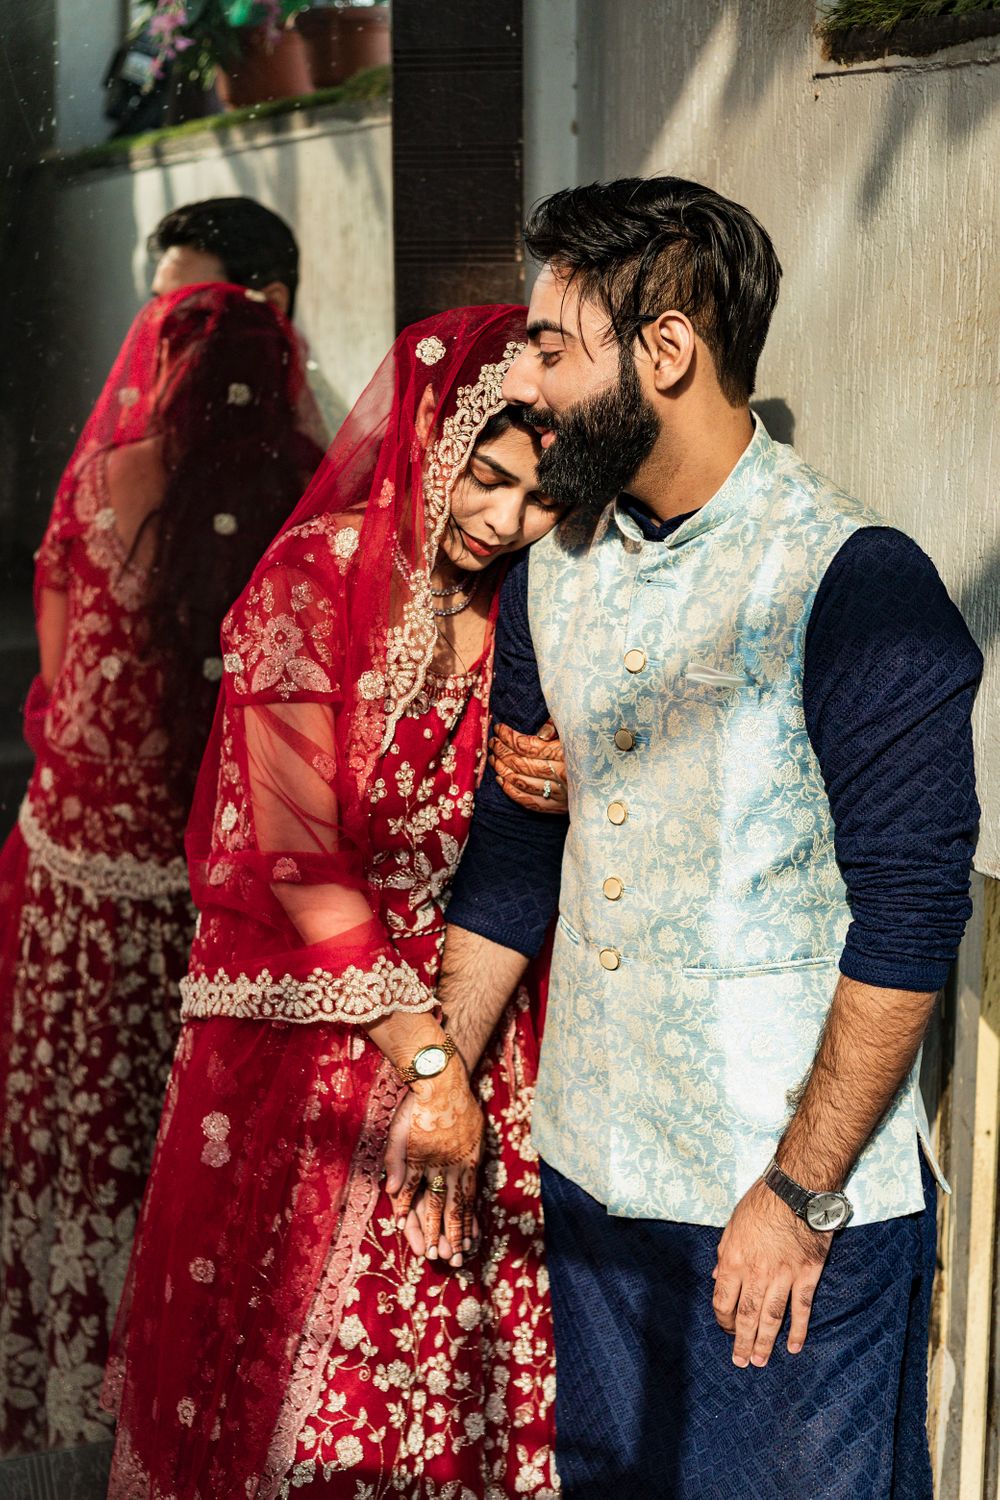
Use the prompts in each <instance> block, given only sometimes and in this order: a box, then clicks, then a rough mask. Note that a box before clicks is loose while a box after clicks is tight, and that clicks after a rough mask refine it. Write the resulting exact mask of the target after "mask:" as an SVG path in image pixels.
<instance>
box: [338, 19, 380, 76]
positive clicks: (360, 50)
mask: <svg viewBox="0 0 1000 1500" xmlns="http://www.w3.org/2000/svg"><path fill="white" fill-rule="evenodd" d="M340 58H341V67H342V68H343V76H344V78H353V77H354V75H355V73H360V71H361V69H362V68H376V67H379V66H381V65H382V64H384V63H389V62H391V60H392V42H391V38H390V33H389V10H388V7H387V6H385V5H345V6H342V7H341V11H340Z"/></svg>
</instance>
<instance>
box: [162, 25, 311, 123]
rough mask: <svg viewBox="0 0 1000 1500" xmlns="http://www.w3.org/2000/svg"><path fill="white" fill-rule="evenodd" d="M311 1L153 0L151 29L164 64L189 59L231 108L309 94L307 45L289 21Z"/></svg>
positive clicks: (192, 72)
mask: <svg viewBox="0 0 1000 1500" xmlns="http://www.w3.org/2000/svg"><path fill="white" fill-rule="evenodd" d="M304 4H305V0H153V3H152V4H151V13H152V14H151V20H150V30H151V31H152V33H153V34H154V35H155V36H156V37H157V39H158V42H159V46H160V62H161V65H164V64H166V63H167V62H170V61H172V60H173V59H175V58H178V57H183V59H184V63H185V65H186V66H187V68H188V72H189V75H190V76H193V77H199V78H200V79H201V80H202V81H203V83H204V84H205V86H206V87H210V86H211V84H212V82H213V81H214V82H215V84H216V87H217V89H218V93H219V97H220V99H221V100H222V102H223V104H224V105H225V106H226V107H227V108H228V109H239V108H242V107H243V106H244V105H248V104H261V103H264V102H267V101H269V100H272V99H287V98H290V97H293V96H295V95H297V94H308V93H309V92H311V90H312V87H313V82H312V76H311V74H310V72H309V62H308V55H307V53H306V47H305V43H304V41H303V39H302V37H301V36H299V34H298V32H296V31H294V30H292V29H291V27H290V26H289V22H290V21H291V20H292V18H293V17H294V16H295V15H296V13H297V12H298V11H300V10H301V9H302V8H303V5H304Z"/></svg>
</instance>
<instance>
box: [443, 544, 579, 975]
mask: <svg viewBox="0 0 1000 1500" xmlns="http://www.w3.org/2000/svg"><path fill="white" fill-rule="evenodd" d="M490 712H491V714H492V717H493V719H494V721H495V722H498V723H503V724H509V725H510V727H511V728H512V729H517V730H519V731H521V732H522V733H524V734H537V732H538V730H539V729H541V727H542V725H543V724H544V723H545V721H546V720H547V719H548V717H549V711H548V707H547V706H546V703H545V697H544V694H543V693H542V685H541V682H540V680H539V676H538V662H537V660H536V658H535V651H534V646H533V645H532V640H531V627H530V624H529V621H528V558H527V554H526V553H525V554H524V555H523V556H522V557H519V558H518V559H517V561H516V562H515V563H514V565H513V567H512V568H511V570H510V572H509V573H508V574H507V577H506V579H505V580H504V584H503V588H502V590H501V594H500V614H499V618H498V621H497V640H496V654H495V657H494V666H493V689H492V696H491V698H490ZM557 727H558V726H557ZM568 827H569V819H568V818H566V817H560V816H558V815H555V814H552V813H540V812H533V811H532V810H531V809H530V808H525V807H519V806H518V804H517V803H516V802H512V801H511V799H510V798H509V797H508V796H507V795H506V793H505V792H504V791H503V790H502V789H501V787H500V786H499V784H498V782H497V779H496V775H495V773H494V772H493V770H492V768H491V767H490V766H487V768H486V773H485V775H484V777H483V781H482V785H481V786H480V788H479V791H478V792H477V794H476V806H475V811H474V813H473V818H472V827H471V830H470V833H469V840H468V843H467V844H466V847H465V853H464V855H463V856H462V861H461V864H460V865H459V867H458V872H457V874H456V876H455V881H454V884H453V886H452V895H451V901H450V902H449V905H448V922H449V924H450V926H454V927H461V928H464V929H465V930H466V932H469V933H476V934H477V935H478V936H479V937H482V938H487V939H489V940H490V942H491V943H493V944H496V945H498V946H500V947H503V948H508V949H512V950H514V951H515V952H517V953H520V954H523V955H524V957H526V958H533V957H534V956H535V955H536V954H537V953H538V952H539V951H540V949H541V947H542V945H543V943H544V941H545V935H546V933H547V931H548V928H549V925H550V924H551V922H552V919H553V918H554V916H555V914H556V909H557V907H558V905H559V876H560V871H561V869H562V854H563V845H564V843H565V841H566V831H567V828H568Z"/></svg>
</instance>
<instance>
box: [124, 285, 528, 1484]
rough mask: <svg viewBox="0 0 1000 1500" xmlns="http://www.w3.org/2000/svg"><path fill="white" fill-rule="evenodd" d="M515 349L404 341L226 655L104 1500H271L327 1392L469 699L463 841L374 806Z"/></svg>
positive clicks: (337, 448) (473, 743) (480, 340)
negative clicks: (387, 1040)
mask: <svg viewBox="0 0 1000 1500" xmlns="http://www.w3.org/2000/svg"><path fill="white" fill-rule="evenodd" d="M523 333H524V309H523V308H511V307H477V308H465V309H460V310H457V311H455V312H451V313H445V314H442V315H440V316H437V317H435V318H432V319H429V320H427V321H426V322H425V323H422V324H418V325H416V326H414V327H413V328H410V329H408V330H407V331H406V332H405V333H404V334H403V335H402V336H401V337H400V338H399V339H398V340H397V342H396V344H395V345H394V347H393V349H392V350H391V352H390V354H389V355H388V357H387V359H386V360H385V361H384V363H383V365H382V366H381V368H380V369H379V371H378V372H377V374H376V376H375V378H374V380H373V381H372V383H371V385H370V386H369V387H368V389H367V390H366V391H365V393H364V394H363V396H362V397H361V399H360V400H359V402H358V404H357V406H356V407H355V408H354V410H353V412H352V413H351V415H350V416H349V418H348V419H347V422H346V423H345V424H344V426H343V428H342V429H341V430H340V432H339V434H338V436H337V438H336V439H335V441H334V443H333V446H332V448H331V450H330V452H329V454H328V455H327V458H326V460H325V462H324V464H323V465H322V466H321V468H320V470H319V472H318V473H317V476H316V478H315V479H314V481H313V484H312V485H311V487H310V489H309V490H308V491H307V493H306V495H305V496H304V498H303V500H302V502H301V504H300V505H299V507H298V509H297V510H296V512H295V514H294V515H293V516H292V518H291V522H290V524H289V527H288V528H287V529H286V530H285V531H284V532H283V533H282V534H281V535H280V536H279V538H278V539H277V541H276V542H275V543H274V544H272V546H271V547H270V548H269V550H268V552H267V553H266V554H265V556H264V558H263V560H262V562H261V564H260V566H259V567H258V569H257V571H256V573H255V574H254V577H253V579H252V580H251V583H250V585H249V587H248V588H247V590H246V591H245V593H244V594H243V595H242V597H241V599H240V600H239V601H238V602H237V604H236V606H235V607H234V608H233V610H232V611H231V613H230V615H229V617H228V619H227V621H226V624H225V626H224V628H223V652H224V666H225V674H224V679H223V691H222V697H221V700H220V706H219V711H218V714H217V718H216V723H215V727H214V730H213V736H212V740H211V742H210V745H209V749H208V753H207V755H206V759H205V763H204V765H203V769H202V775H201V778H200V781H199V786H198V790H197V793H196V796H195V803H194V809H193V813H192V819H191V824H190V827H189V833H188V854H189V861H190V868H191V874H192V889H193V891H194V894H195V899H196V902H197V904H198V906H199V908H200V909H201V917H200V924H199V934H198V937H197V938H196V940H195V945H194V949H193V952H192V960H191V968H190V972H189V975H188V977H187V979H186V980H185V981H184V984H183V986H182V988H183V992H184V1009H183V1013H182V1014H183V1018H184V1019H185V1020H186V1021H187V1022H188V1024H187V1025H186V1026H185V1027H184V1030H183V1033H182V1038H181V1042H180V1045H179V1048H178V1054H177V1059H176V1062H175V1066H174V1074H173V1077H172V1080H171V1084H170V1087H169V1089H168V1092H167V1100H166V1105H165V1110H164V1118H163V1123H162V1126H161V1132H160V1140H159V1143H158V1147H157V1154H156V1159H155V1161H154V1166H153V1173H152V1177H151V1179H150V1186H149V1189H148V1192H147V1197H146V1202H145V1205H144V1209H143V1216H142V1221H141V1223H140V1228H139V1233H138V1236H137V1241H136V1249H135V1252H134V1256H133V1263H132V1268H131V1272H130V1287H129V1289H128V1290H127V1292H126V1297H125V1300H124V1302H123V1310H122V1314H121V1318H120V1327H119V1336H118V1348H117V1352H116V1355H115V1358H114V1359H113V1361H112V1364H111V1367H110V1369H109V1381H108V1393H109V1397H110V1398H111V1399H114V1397H115V1395H116V1393H117V1394H118V1395H119V1398H120V1415H119V1438H118V1446H117V1449H116V1457H115V1467H114V1471H113V1475H112V1483H111V1489H110V1492H109V1493H110V1495H111V1497H113V1500H139V1497H149V1500H168V1497H171V1500H223V1497H225V1500H230V1497H234V1500H235V1497H241V1500H242V1497H248V1500H269V1497H272V1496H274V1495H276V1494H277V1492H278V1490H279V1488H280V1485H281V1482H282V1479H283V1477H284V1475H285V1474H286V1472H287V1469H288V1467H289V1465H290V1463H291V1461H292V1456H293V1453H294V1446H295V1439H296V1435H297V1432H298V1429H299V1426H300V1425H301V1421H302V1419H303V1417H304V1416H305V1415H307V1414H308V1412H309V1410H310V1409H311V1408H310V1402H311V1401H312V1400H313V1399H314V1397H315V1393H316V1390H317V1389H318V1387H319V1384H320V1383H321V1381H322V1378H323V1374H324V1369H325V1351H328V1349H329V1344H330V1340H331V1338H332V1336H333V1333H335V1331H336V1326H337V1323H338V1320H339V1318H340V1315H341V1314H342V1311H343V1303H344V1300H345V1297H346V1296H347V1294H348V1292H349V1286H348V1285H347V1284H346V1283H345V1278H348V1275H349V1272H350V1267H351V1264H352V1259H351V1257H352V1253H353V1251H354V1250H356V1246H357V1230H358V1223H357V1219H358V1210H357V1209H356V1207H355V1206H352V1203H353V1200H352V1202H348V1201H347V1195H348V1193H349V1190H350V1184H351V1182H352V1180H353V1179H352V1173H353V1174H354V1175H355V1176H356V1175H357V1170H358V1164H359V1162H362V1163H363V1164H364V1165H365V1167H366V1171H367V1176H368V1179H369V1180H370V1181H371V1182H374V1181H376V1180H377V1167H378V1161H377V1160H371V1159H369V1158H371V1157H372V1154H373V1151H374V1150H375V1146H374V1144H373V1143H374V1142H376V1141H377V1142H378V1144H379V1149H380V1144H381V1140H382V1136H381V1135H380V1134H379V1133H378V1132H377V1131H375V1130H374V1127H373V1121H374V1120H375V1119H376V1118H378V1120H379V1121H380V1123H381V1125H382V1126H383V1127H384V1122H385V1120H386V1118H387V1114H388V1111H389V1110H391V1107H392V1105H393V1103H394V1101H395V1099H396V1097H397V1094H398V1084H397V1083H396V1081H395V1075H394V1074H393V1071H392V1069H391V1068H389V1067H388V1065H387V1064H385V1062H384V1059H383V1058H382V1056H381V1054H380V1053H379V1052H378V1051H377V1049H376V1048H375V1047H374V1045H373V1044H371V1043H370V1042H368V1040H367V1037H366V1034H365V1032H364V1031H363V1029H359V1028H363V1026H364V1025H365V1024H366V1023H371V1022H372V1021H374V1020H376V1019H377V1018H379V1017H380V1016H383V1015H386V1014H388V1013H390V1012H391V1011H393V1010H397V1009H409V1010H414V1011H424V1010H428V1009H430V1008H431V1007H432V1006H433V1004H434V995H433V985H434V983H435V981H436V975H437V958H438V951H439V946H440V937H441V929H442V927H443V904H442V901H441V899H440V898H441V896H442V893H443V891H444V889H445V888H446V886H447V883H448V879H449V878H450V874H451V871H452V870H453V869H454V867H455V865H456V864H457V861H458V858H459V855H460V853H461V843H462V842H463V841H464V834H465V831H466V830H467V826H468V817H469V815H470V813H471V804H472V794H473V792H474V789H475V784H476V779H477V776H478V774H479V773H480V772H481V769H482V765H483V761H484V754H485V735H486V728H487V709H486V692H485V690H484V691H481V692H479V693H478V694H473V696H472V697H471V698H470V699H469V702H468V706H467V708H466V710H465V711H464V712H463V713H462V714H461V716H460V719H459V722H458V726H457V729H456V730H455V732H454V734H453V737H452V739H451V741H450V742H449V743H448V745H447V747H445V749H443V750H442V752H441V755H440V760H441V762H442V763H443V765H437V767H436V769H435V765H434V763H432V762H431V761H428V764H427V766H426V767H417V768H416V774H417V775H418V776H419V775H421V774H424V775H426V776H427V777H430V776H431V775H434V774H437V775H443V779H444V782H445V783H446V784H447V783H449V782H450V783H451V785H450V786H447V788H446V789H447V792H448V794H449V796H450V799H451V801H450V806H451V809H452V814H450V815H454V818H455V822H454V827H455V829H456V831H459V832H460V833H461V838H459V837H454V836H452V835H451V834H449V833H446V832H444V831H439V830H437V829H436V828H433V829H432V828H430V827H429V826H422V827H421V828H420V829H415V828H406V827H402V826H401V824H402V823H403V822H405V820H400V825H395V824H393V823H392V822H391V821H390V823H389V825H388V827H389V832H390V833H391V834H392V836H393V839H394V840H395V842H394V843H393V842H392V840H389V843H390V844H391V847H390V848H387V847H386V844H385V841H384V840H385V831H384V826H383V825H382V824H380V823H379V821H378V807H379V803H380V801H381V800H382V799H383V798H384V796H385V779H386V775H387V774H388V766H389V763H390V757H389V752H390V750H391V749H393V748H394V736H396V734H397V731H398V730H399V729H400V722H401V719H402V718H403V716H404V715H405V714H406V713H407V711H408V710H413V711H419V708H420V703H421V695H423V696H426V689H427V686H428V675H427V674H428V669H429V666H430V663H431V659H432V653H433V649H434V644H435V640H436V634H437V632H436V625H435V620H434V614H433V604H434V600H433V597H432V595H431V592H430V571H431V568H432V566H433V562H434V558H435V554H436V550H437V546H438V542H439V539H440V536H441V534H442V532H443V530H444V527H445V525H446V524H447V520H448V515H449V504H450V495H451V490H452V487H453V485H454V483H455V481H456V479H457V478H458V476H459V474H460V473H461V472H462V470H463V468H464V466H465V464H466V462H467V460H468V457H469V455H470V453H471V450H472V447H473V444H474V442H475V440H476V437H477V436H478V434H479V433H480V431H481V430H482V428H483V427H484V426H485V424H486V422H487V421H488V419H489V417H490V416H491V415H493V413H494V412H496V411H498V410H499V409H500V408H501V406H502V405H503V402H502V398H501V394H500V388H501V384H502V380H503V376H504V374H505V373H506V370H507V368H508V367H509V364H510V362H511V360H512V358H513V357H514V356H515V354H516V353H517V352H518V350H519V349H520V347H521V343H520V340H521V339H522V338H523ZM494 613H495V604H494ZM491 619H492V617H491ZM491 632H492V623H491V625H490V630H489V631H488V637H489V636H491ZM491 644H492V643H491V639H489V638H488V639H487V642H486V657H485V660H486V661H487V662H488V661H489V659H490V654H491ZM486 675H487V677H488V674H486ZM487 685H488V683H487ZM424 707H425V708H426V705H424ZM411 732H412V731H411ZM423 733H424V734H426V735H427V736H428V737H430V735H431V731H430V730H429V729H428V730H425V731H423ZM396 748H398V747H396ZM432 748H433V747H432ZM428 754H430V750H429V751H428ZM446 757H447V759H446ZM411 758H412V757H411ZM391 764H392V766H393V767H395V768H396V769H397V770H398V771H399V772H400V773H401V774H402V773H404V771H405V767H404V765H403V763H402V761H401V760H400V759H399V758H397V759H395V760H393V761H391ZM432 821H433V820H432ZM380 828H382V829H383V832H382V833H381V834H380V833H379V832H378V830H379V829H380ZM431 832H432V833H433V836H434V838H435V839H436V840H437V843H436V844H435V854H436V856H437V857H436V858H435V859H432V860H429V861H428V860H427V857H426V855H425V854H424V852H423V850H424V848H425V847H426V845H425V842H424V841H425V840H426V837H427V835H428V834H429V833H431ZM407 838H410V839H411V840H412V847H411V848H410V849H407V848H406V847H404V846H405V845H406V841H407ZM421 861H423V862H424V865H426V866H427V869H426V870H424V869H423V866H422V864H421ZM422 875H423V876H424V877H425V885H426V888H425V889H423V890H420V891H416V892H415V891H414V881H415V880H416V881H417V882H418V884H419V880H420V878H421V877H422ZM404 894H405V895H407V896H408V898H409V899H408V901H407V902H403V901H401V900H400V899H398V898H399V897H400V896H401V895H404ZM192 1164H194V1165H193V1168H192ZM203 1166H208V1167H209V1168H210V1169H211V1170H210V1172H208V1173H207V1174H206V1173H202V1174H201V1177H200V1178H198V1172H199V1171H200V1170H201V1167H203ZM195 1179H197V1180H198V1181H201V1182H203V1183H204V1188H203V1189H198V1188H197V1187H196V1186H194V1182H195ZM199 1194H200V1196H199ZM370 1211H371V1205H370V1203H369V1206H368V1212H369V1213H370ZM341 1283H345V1284H343V1285H340V1284H341ZM321 1287H325V1288H326V1289H327V1291H328V1293H329V1297H328V1299H327V1300H326V1301H323V1299H322V1298H320V1297H319V1289H320V1288H321Z"/></svg>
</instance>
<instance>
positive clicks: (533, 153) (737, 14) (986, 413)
mask: <svg viewBox="0 0 1000 1500" xmlns="http://www.w3.org/2000/svg"><path fill="white" fill-rule="evenodd" d="M525 12H526V22H527V48H526V64H527V74H528V80H527V84H528V94H529V99H530V103H529V106H528V110H527V121H528V140H527V142H526V165H527V171H528V181H527V183H526V192H525V197H526V200H527V201H531V199H533V198H534V197H536V196H538V195H539V194H540V193H543V192H545V191H548V190H550V189H551V188H552V187H554V186H557V185H558V184H557V183H555V182H554V181H553V180H552V171H551V161H550V157H549V153H548V151H547V143H548V141H549V140H550V139H552V140H555V141H556V142H557V143H558V146H557V151H558V158H559V161H560V165H561V166H562V162H563V159H564V157H565V152H566V142H567V140H568V138H569V136H570V135H572V136H573V138H574V139H575V141H576V143H577V152H576V161H575V168H574V169H573V170H572V176H573V177H575V179H576V180H578V181H584V182H585V181H590V180H593V179H595V178H607V177H614V176H620V175H623V174H626V173H652V172H657V171H669V172H674V173H677V174H680V175H685V176H691V177H695V178H698V179H701V180H703V181H706V182H709V183H711V184H712V185H713V186H715V187H717V188H718V189H720V190H721V191H722V192H724V193H727V194H729V195H730V196H732V197H734V198H737V199H739V200H740V201H741V202H743V203H746V204H747V205H748V206H749V207H750V208H752V209H753V211H754V212H755V213H756V214H757V215H758V216H759V217H760V219H761V220H762V222H763V223H764V224H765V225H766V226H767V228H768V230H769V231H770V232H771V234H772V235H773V237H774V240H775V243H776V245H777V248H778V253H779V255H780V257H781V260H782V262H783V264H784V267H785V279H784V284H783V288H782V294H781V300H780V302H779V305H778V310H777V313H776V316H775V321H774V324H773V329H772V333H771V337H770V340H769V342H768V345H767V349H766V352H765V355H764V358H763V361H762V364H761V371H760V382H759V390H758V395H759V397H760V398H762V399H763V400H764V401H767V402H768V403H774V402H779V403H783V406H777V407H775V406H769V407H768V408H766V409H765V416H768V415H770V416H771V417H772V418H774V417H775V415H777V423H776V425H775V428H774V430H775V435H776V436H778V437H782V438H787V437H788V435H789V432H790V431H791V432H793V434H794V441H795V444H796V447H797V448H799V450H800V451H801V452H802V453H803V455H804V456H805V457H806V458H808V459H809V461H810V462H812V463H814V464H816V465H817V466H818V467H819V468H820V469H822V470H824V471H825V472H827V473H829V474H830V475H832V476H833V477H834V478H835V479H836V480H837V481H838V482H839V483H841V484H843V485H845V486H846V487H848V488H850V489H852V490H854V491H855V492H856V493H858V494H859V495H861V496H862V497H863V498H864V499H865V500H866V501H868V502H870V503H871V504H873V505H875V506H876V507H877V508H878V509H879V510H881V511H882V512H883V513H884V514H885V515H886V516H888V517H889V518H890V519H891V521H892V522H893V523H894V524H896V525H898V526H901V527H902V528H904V529H905V530H907V531H909V532H910V533H911V534H912V535H913V536H915V537H916V538H917V539H918V540H919V541H920V542H921V544H922V545H923V546H925V547H926V548H927V550H928V551H929V552H930V553H931V555H932V556H933V557H934V559H935V561H936V562H937V564H938V566H939V568H940V570H941V572H942V574H943V576H944V578H945V580H946V582H947V584H948V586H949V588H950V589H951V590H952V592H953V594H954V596H955V597H956V598H957V599H958V601H959V603H960V604H961V606H962V609H963V610H964V611H965V614H966V617H967V619H968V620H969V623H970V625H971V627H972V629H973V632H974V633H975V635H976V636H977V638H978V639H979V641H980V643H981V644H982V645H983V647H984V649H985V650H986V654H987V659H988V667H987V674H986V680H985V682H984V685H983V690H982V692H981V694H980V698H979V703H978V708H977V732H978V745H979V765H980V778H981V784H982V794H983V803H984V808H985V813H984V819H983V833H982V841H981V845H980V853H979V863H980V868H981V869H983V870H984V871H986V872H989V873H993V874H1000V641H998V635H1000V504H998V501H997V480H998V475H1000V466H998V446H1000V445H998V437H1000V432H998V424H997V397H998V394H1000V391H998V387H1000V357H998V352H997V351H998V330H1000V274H998V272H1000V267H998V265H997V227H996V225H997V220H996V214H997V202H998V189H1000V109H998V105H1000V48H998V47H997V43H996V39H993V41H992V42H983V43H981V44H978V43H977V44H972V45H971V46H969V47H966V48H963V49H962V50H961V51H955V52H948V53H941V54H938V55H936V56H935V57H933V58H931V59H927V60H923V61H921V62H920V63H919V64H916V65H915V64H913V63H907V62H906V61H905V60H900V61H899V62H898V63H890V64H889V65H881V66H877V67H870V68H868V69H865V70H862V69H854V70H847V71H838V70H832V69H830V68H829V67H828V66H827V65H824V64H822V63H821V61H820V59H819V56H818V52H817V49H816V45H815V42H814V38H813V35H812V27H813V22H814V6H813V5H812V4H810V3H807V0H697V3H695V0H628V4H622V3H617V0H527V3H526V5H525ZM574 19H575V22H576V38H577V49H576V55H575V66H576V70H577V76H576V78H575V80H573V79H571V78H570V76H569V75H570V74H571V72H572V69H573V65H574V56H573V51H572V46H571V43H572V30H571V28H572V23H573V20H574ZM568 28H569V29H568ZM553 74H554V75H555V77H556V86H555V88H554V89H552V88H551V83H552V77H553ZM823 75H826V76H823ZM573 83H575V86H576V97H577V100H578V105H577V107H576V112H575V114H574V112H573V111H574V106H573V102H572V97H573V96H572V84H573ZM562 170H563V172H564V174H566V173H567V172H569V170H570V169H569V168H567V167H565V166H563V167H562ZM565 180H566V176H565V175H564V181H565ZM786 408H787V410H786Z"/></svg>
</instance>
